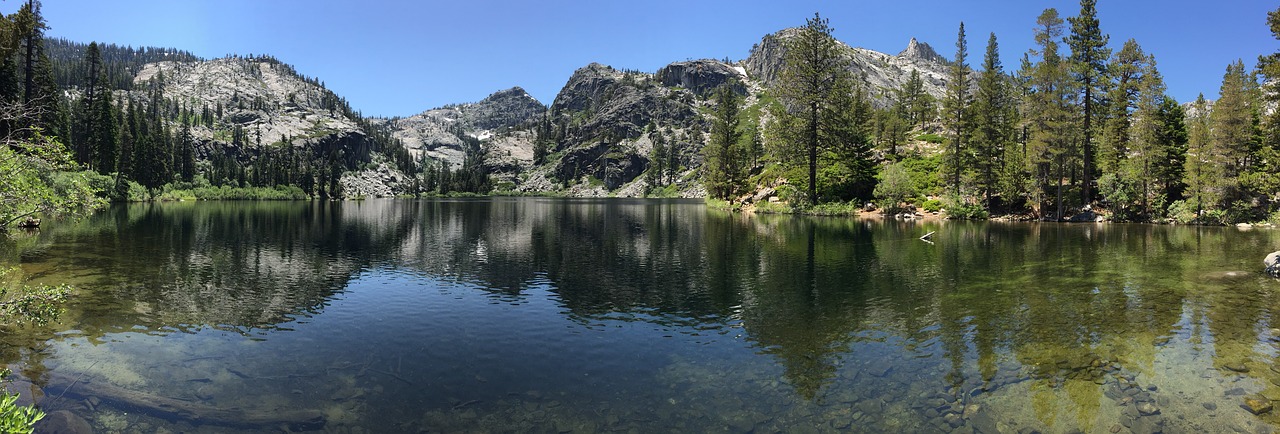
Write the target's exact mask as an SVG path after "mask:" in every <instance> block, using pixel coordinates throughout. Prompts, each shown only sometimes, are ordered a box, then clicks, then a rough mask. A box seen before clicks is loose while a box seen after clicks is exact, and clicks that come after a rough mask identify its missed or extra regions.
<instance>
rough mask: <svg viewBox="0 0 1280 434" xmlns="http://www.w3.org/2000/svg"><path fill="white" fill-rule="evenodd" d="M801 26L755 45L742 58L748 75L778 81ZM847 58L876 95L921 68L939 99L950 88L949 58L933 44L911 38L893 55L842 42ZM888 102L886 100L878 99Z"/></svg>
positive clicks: (927, 88)
mask: <svg viewBox="0 0 1280 434" xmlns="http://www.w3.org/2000/svg"><path fill="white" fill-rule="evenodd" d="M798 32H799V29H794V28H792V29H785V30H782V31H779V32H777V33H773V34H769V35H765V37H764V38H763V39H762V40H761V41H760V42H759V43H757V44H756V45H755V46H754V47H752V48H751V55H750V56H748V57H747V59H746V60H744V61H743V62H742V64H743V66H744V69H745V70H746V73H747V75H748V76H750V77H751V78H752V79H755V80H759V81H760V82H762V83H763V84H764V85H766V86H772V85H774V84H775V83H776V82H777V79H778V73H779V72H780V71H781V70H782V64H783V58H784V56H785V55H786V49H787V48H786V41H787V40H789V39H790V38H793V37H795V36H796V35H797V34H798ZM840 47H841V50H843V51H844V53H845V56H846V58H847V60H846V62H847V65H848V69H849V72H851V73H852V74H853V76H854V77H859V78H861V79H863V80H864V81H865V84H866V85H867V86H868V87H869V89H870V90H871V92H868V94H869V95H872V97H873V98H881V99H882V98H883V97H882V96H880V95H882V94H884V92H881V91H883V90H894V89H898V88H900V87H902V84H903V83H906V81H907V79H908V78H910V77H911V71H912V70H916V71H919V72H920V78H921V79H923V80H924V89H925V92H928V93H929V94H930V95H932V96H933V97H934V98H938V99H939V100H940V99H941V98H942V97H943V95H944V94H945V92H946V79H947V61H946V60H945V59H943V58H942V56H939V55H938V53H937V52H935V51H934V50H933V48H932V47H930V46H929V44H926V43H923V42H920V41H917V40H916V39H915V38H911V41H909V42H908V43H907V48H906V49H904V50H902V52H900V53H898V55H896V56H894V55H889V54H885V53H881V52H878V51H874V50H868V49H865V48H857V47H851V46H849V45H846V44H844V43H843V42H841V43H840ZM878 102H880V103H884V102H885V101H883V100H878Z"/></svg>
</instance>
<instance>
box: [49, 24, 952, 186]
mask: <svg viewBox="0 0 1280 434" xmlns="http://www.w3.org/2000/svg"><path fill="white" fill-rule="evenodd" d="M795 31H796V29H786V30H782V31H779V32H777V33H773V34H770V35H766V36H764V37H763V38H762V40H761V41H760V43H758V44H756V45H755V46H754V47H753V48H752V50H751V52H750V55H749V56H748V57H747V59H745V60H742V61H740V62H735V63H726V62H723V61H717V60H690V61H681V62H674V63H671V64H669V65H667V66H665V67H663V68H661V69H660V70H658V71H657V72H655V73H646V72H639V71H628V70H618V69H614V68H612V67H609V66H605V65H600V64H596V63H592V64H590V65H587V66H584V67H582V68H579V69H578V70H576V71H575V72H574V73H573V75H572V76H570V77H569V78H568V80H567V81H566V83H565V86H564V87H563V88H562V89H561V91H560V92H559V93H558V94H557V95H556V98H555V100H554V101H553V102H552V103H551V105H550V106H547V105H544V104H543V103H541V102H539V101H537V100H536V99H535V98H533V97H532V96H530V95H529V94H528V93H527V92H525V91H524V90H523V89H521V88H519V87H514V88H510V89H506V90H502V91H498V92H495V93H493V94H491V95H489V96H488V97H486V98H484V99H482V100H480V101H478V102H475V103H467V104H452V105H448V106H444V107H439V108H434V109H430V110H426V111H424V112H422V113H419V114H416V115H413V116H409V117H405V118H390V119H381V118H365V117H363V116H361V115H360V114H359V113H358V112H355V111H354V110H352V109H351V108H350V106H349V105H348V104H347V102H346V101H345V100H344V99H342V98H341V97H340V96H338V95H336V94H334V93H333V92H331V91H330V90H328V89H326V88H325V87H324V86H323V83H322V82H321V81H320V80H319V79H316V78H308V77H305V76H303V75H301V74H299V73H298V72H297V71H295V70H294V69H293V68H292V67H291V66H289V65H287V64H284V63H282V62H280V61H278V60H276V59H275V58H272V57H270V56H256V57H255V56H246V57H241V56H229V57H225V58H221V59H213V60H203V59H200V58H198V57H196V56H194V55H192V54H191V53H188V52H184V51H181V50H176V49H169V48H163V49H162V48H151V47H144V48H136V49H135V48H130V47H118V46H114V45H104V46H103V47H104V48H103V53H104V54H103V58H104V64H105V65H106V66H107V70H108V75H109V76H110V77H112V78H111V80H110V81H112V83H113V87H115V88H117V89H121V90H119V91H118V95H120V96H119V97H118V99H119V100H120V101H126V100H128V101H136V103H138V104H143V105H145V104H148V101H149V100H151V98H149V96H150V94H149V93H148V92H149V90H151V89H159V90H160V91H161V92H162V95H163V100H164V101H165V104H166V111H167V112H169V113H171V116H170V118H171V121H170V122H171V123H172V124H173V128H174V129H175V130H176V129H177V125H178V124H179V123H180V122H179V120H185V121H187V122H188V123H191V124H192V127H191V131H192V135H193V137H194V138H195V139H196V140H197V142H198V143H197V152H196V153H197V155H198V157H199V158H200V159H201V160H202V161H206V162H207V164H209V165H214V166H218V165H228V164H230V165H233V166H236V167H238V168H239V169H236V168H235V167H233V168H230V169H229V170H232V171H234V170H240V171H242V172H243V171H244V170H246V168H252V169H253V170H255V171H259V172H261V171H264V170H267V169H265V168H259V167H256V166H255V165H258V164H260V163H261V164H273V165H277V166H279V165H281V164H283V163H279V162H278V161H279V160H281V159H284V160H288V161H291V162H292V163H288V164H293V166H292V167H287V168H286V169H285V170H286V171H288V172H289V173H290V176H294V175H296V172H299V171H307V172H308V173H312V174H315V176H325V177H332V176H338V175H339V174H340V175H341V176H342V179H343V181H342V184H343V190H344V193H345V194H346V195H365V196H368V195H393V194H400V193H412V192H415V191H417V189H418V188H420V186H421V182H422V179H421V177H422V176H424V175H422V174H419V173H418V172H419V170H420V168H421V167H424V163H429V164H425V166H428V167H435V168H443V167H448V168H451V170H456V169H458V168H460V167H462V166H463V165H464V163H467V162H468V161H472V162H473V164H478V166H476V167H478V169H477V170H480V171H482V172H484V173H487V174H489V175H492V176H493V177H494V178H495V180H496V181H497V182H498V183H499V184H500V185H502V186H504V187H503V188H512V189H517V190H522V191H529V192H545V191H557V192H561V193H564V194H569V195H584V196H599V195H631V196H634V195H642V194H645V192H646V191H648V190H649V189H651V188H652V187H654V186H650V185H647V181H646V180H645V179H644V178H643V177H641V175H642V174H643V173H645V172H646V171H648V170H650V168H652V167H655V163H656V162H655V161H653V160H654V159H655V158H662V159H663V161H662V166H664V167H667V168H668V169H666V171H667V172H668V173H667V174H666V175H665V176H663V177H661V178H662V179H664V180H666V181H670V182H673V183H674V184H675V185H676V189H677V191H680V192H682V193H680V194H684V195H695V196H696V195H699V194H701V193H700V190H699V188H700V187H699V186H698V183H697V181H696V179H697V177H696V176H692V175H693V174H694V173H695V171H696V170H697V169H698V167H700V166H701V164H702V161H701V160H702V155H701V152H700V151H701V148H702V146H703V144H704V142H705V141H706V134H707V133H706V130H707V127H708V125H709V123H708V122H709V119H708V118H707V116H708V114H709V113H710V111H711V110H710V104H711V103H710V101H708V99H707V98H708V97H709V95H710V93H711V90H713V89H714V88H716V87H717V86H720V85H726V84H727V85H730V86H733V87H734V89H735V91H737V92H738V93H739V94H742V95H745V96H747V101H749V102H750V101H758V100H759V98H758V97H759V96H760V95H761V94H762V92H767V91H768V89H770V88H771V87H772V86H773V85H774V84H776V82H777V79H778V71H780V70H781V69H782V61H783V57H784V51H785V49H786V48H785V41H786V40H787V39H788V38H790V37H793V35H794V34H795ZM46 44H47V47H48V48H47V50H48V52H49V53H50V56H51V58H53V59H54V64H55V65H56V70H57V71H58V73H57V74H58V81H59V83H61V84H62V85H64V86H68V87H70V88H72V89H75V88H78V87H82V86H83V84H84V83H83V77H84V76H85V75H86V73H85V71H86V68H85V65H84V64H83V56H84V49H85V47H86V45H85V44H78V43H72V42H68V41H64V40H48V41H46ZM842 46H843V47H844V50H845V51H846V55H847V56H848V60H849V69H850V71H851V72H853V73H854V75H855V77H858V78H860V79H863V80H865V82H866V83H867V84H868V87H869V89H870V90H872V92H870V94H871V95H872V97H873V98H879V99H880V102H881V103H885V102H886V101H885V100H884V99H885V98H887V95H889V92H887V91H890V90H893V89H896V88H898V87H900V86H901V85H902V84H903V83H904V82H906V80H907V78H908V77H909V76H910V74H911V72H912V71H919V72H920V74H921V76H922V78H924V86H925V90H926V92H928V93H930V94H932V95H934V96H935V97H939V98H940V97H941V96H942V94H943V88H944V85H945V79H946V74H947V70H946V69H947V62H946V60H945V59H943V58H942V57H941V56H939V55H938V54H937V53H936V52H934V51H933V49H932V48H931V47H929V45H928V44H925V43H922V42H919V41H916V40H915V39H912V40H911V41H910V42H909V43H908V45H907V47H906V49H904V50H903V51H902V52H900V53H898V54H897V55H889V54H884V53H879V52H876V51H872V50H868V49H863V48H854V47H851V46H848V45H844V44H843V43H842ZM124 78H127V80H125V79H124ZM72 94H73V95H74V94H75V92H72ZM175 113H176V114H175ZM177 114H180V115H177ZM655 143H661V146H655ZM540 145H541V146H543V149H545V151H541V150H537V151H536V150H535V148H536V147H538V146H540ZM655 148H660V149H665V153H664V154H663V155H661V156H658V155H655V152H654V151H655ZM539 152H545V157H544V158H542V159H541V160H540V161H535V157H539V155H538V153H539ZM206 167H208V166H206ZM335 168H336V169H335ZM334 170H338V172H334ZM241 176H243V173H242V175H241ZM287 179H290V180H292V179H294V178H287Z"/></svg>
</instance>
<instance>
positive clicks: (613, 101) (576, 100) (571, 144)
mask: <svg viewBox="0 0 1280 434" xmlns="http://www.w3.org/2000/svg"><path fill="white" fill-rule="evenodd" d="M701 62H702V63H701V64H702V65H703V71H704V72H705V74H704V73H699V72H697V71H696V70H697V67H696V66H692V65H693V64H690V65H685V66H676V67H669V68H664V69H665V70H667V72H668V77H669V78H671V79H672V80H671V83H672V84H673V85H672V86H668V85H664V83H663V82H662V81H661V80H659V79H658V77H656V76H655V75H654V74H646V73H642V72H635V71H619V70H616V69H613V68H611V67H608V66H604V65H601V64H598V63H592V64H590V65H587V66H585V67H582V68H579V69H578V70H577V71H575V72H574V74H573V76H572V77H570V78H569V81H568V82H567V83H566V84H565V86H564V88H563V89H562V90H561V91H560V93H559V94H558V95H556V99H555V102H554V103H553V104H552V105H551V110H550V115H549V116H548V121H549V123H550V124H551V125H550V131H549V132H548V134H549V135H550V136H551V137H549V140H552V141H553V142H554V149H553V151H554V152H560V153H561V154H560V155H562V158H561V159H560V160H559V161H555V162H552V164H553V165H554V169H552V170H550V171H545V172H544V173H543V176H551V177H554V178H555V180H554V181H553V182H556V181H558V182H559V183H560V184H562V185H568V184H572V183H576V182H580V181H583V180H588V179H589V178H588V177H591V178H595V179H597V180H599V181H602V182H603V183H604V184H605V187H606V188H607V189H608V190H614V189H616V188H619V187H621V186H623V185H625V184H628V183H630V182H632V181H634V180H635V179H636V178H637V177H638V176H639V175H640V174H641V173H643V172H644V171H645V170H647V168H648V166H649V153H650V151H651V150H652V143H653V141H652V138H653V137H654V136H656V135H662V136H663V140H670V141H671V142H672V143H671V146H672V147H673V148H674V149H676V151H675V153H676V154H677V158H676V160H677V161H680V162H683V163H686V164H682V165H687V166H692V159H693V158H696V155H697V150H698V149H699V148H700V146H701V143H702V141H703V140H702V133H701V131H702V130H704V129H705V128H704V124H705V120H704V119H703V117H702V115H700V114H699V113H698V111H697V109H696V107H697V105H698V104H699V103H701V101H702V99H701V98H700V97H699V96H698V95H697V94H695V93H694V91H692V90H691V89H689V88H687V87H685V86H683V85H675V84H676V83H684V81H683V80H685V79H688V80H689V83H691V84H696V85H698V86H709V85H711V83H714V82H717V81H719V82H722V83H723V82H728V78H727V77H729V75H728V74H730V73H733V71H732V69H731V68H729V67H728V66H727V65H724V64H723V63H719V62H715V61H701ZM712 70H715V71H719V72H712ZM674 138H684V139H685V140H683V141H681V140H674ZM544 184H545V182H544Z"/></svg>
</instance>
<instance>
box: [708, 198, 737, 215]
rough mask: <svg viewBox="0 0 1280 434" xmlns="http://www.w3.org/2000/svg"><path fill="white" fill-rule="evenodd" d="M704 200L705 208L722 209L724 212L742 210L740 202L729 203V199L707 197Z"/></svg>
mask: <svg viewBox="0 0 1280 434" xmlns="http://www.w3.org/2000/svg"><path fill="white" fill-rule="evenodd" d="M705 201H706V203H707V209H712V210H716V211H724V212H738V211H741V210H742V205H741V204H734V203H730V202H729V201H727V200H724V199H717V198H714V197H707V198H706V199H705Z"/></svg>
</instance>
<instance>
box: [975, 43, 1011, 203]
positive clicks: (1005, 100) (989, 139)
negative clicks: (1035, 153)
mask: <svg viewBox="0 0 1280 434" xmlns="http://www.w3.org/2000/svg"><path fill="white" fill-rule="evenodd" d="M1016 116H1017V112H1016V109H1015V107H1014V100H1013V98H1012V94H1011V93H1010V91H1009V85H1008V80H1007V79H1006V77H1005V74H1004V67H1003V66H1001V65H1000V46H999V43H998V42H996V34H995V33H992V34H991V36H990V37H989V38H988V39H987V51H986V54H985V55H983V58H982V73H981V74H980V75H978V87H977V91H976V94H975V98H974V102H973V124H974V135H973V139H972V140H971V142H972V144H973V148H974V150H975V154H976V156H977V159H976V160H975V163H976V164H975V166H976V167H975V168H976V169H977V170H978V172H979V174H980V179H979V188H980V189H981V190H982V194H983V199H984V201H985V203H986V206H987V207H988V208H989V207H990V206H991V196H992V194H993V193H994V192H995V191H997V190H998V189H999V178H1000V172H1001V170H1002V167H1003V166H1004V163H1005V162H1004V157H1005V155H1006V148H1007V147H1008V146H1009V144H1010V143H1011V141H1012V140H1013V130H1014V118H1015V117H1016Z"/></svg>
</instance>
